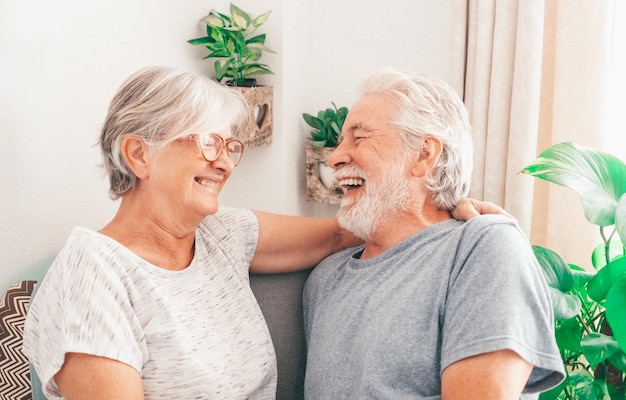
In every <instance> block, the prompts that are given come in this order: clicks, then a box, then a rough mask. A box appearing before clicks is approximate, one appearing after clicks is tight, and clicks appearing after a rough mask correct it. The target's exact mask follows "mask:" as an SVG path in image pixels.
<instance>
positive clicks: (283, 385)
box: [250, 270, 310, 400]
mask: <svg viewBox="0 0 626 400" xmlns="http://www.w3.org/2000/svg"><path fill="white" fill-rule="evenodd" d="M309 273H310V270H308V271H301V272H293V273H289V274H277V275H251V276H250V286H251V287H252V291H253V292H254V295H255V296H256V298H257V301H258V302H259V305H260V306H261V310H262V311H263V315H264V316H265V320H266V322H267V325H268V326H269V330H270V334H271V335H272V341H273V342H274V348H275V349H276V359H277V363H278V389H277V394H276V399H277V400H294V399H298V398H300V397H301V395H302V387H301V386H302V382H301V380H300V379H298V368H299V366H300V362H301V361H302V360H301V357H302V356H303V353H302V351H303V349H304V332H303V330H304V327H303V325H302V289H303V287H304V283H305V281H306V278H307V277H308V276H309Z"/></svg>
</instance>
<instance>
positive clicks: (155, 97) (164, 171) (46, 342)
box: [24, 67, 497, 400]
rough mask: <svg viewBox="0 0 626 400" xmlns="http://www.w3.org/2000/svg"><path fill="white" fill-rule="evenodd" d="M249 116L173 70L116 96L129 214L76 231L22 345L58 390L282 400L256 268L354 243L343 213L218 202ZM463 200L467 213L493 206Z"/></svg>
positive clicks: (113, 174)
mask: <svg viewBox="0 0 626 400" xmlns="http://www.w3.org/2000/svg"><path fill="white" fill-rule="evenodd" d="M245 112H246V103H245V100H243V98H242V97H241V96H240V95H239V94H238V93H237V92H236V91H233V90H231V89H228V88H226V87H223V86H222V85H219V84H218V83H216V82H214V81H213V80H211V79H209V78H206V77H203V76H200V75H197V74H193V73H188V72H181V71H176V70H173V69H170V68H162V67H151V68H146V69H143V70H140V71H138V72H137V73H135V74H134V75H133V76H131V77H130V78H129V79H128V80H127V81H126V82H125V83H124V84H123V85H122V86H121V88H120V89H119V90H118V92H117V94H116V95H115V97H114V98H113V100H112V102H111V105H110V108H109V112H108V115H107V117H106V121H105V124H104V127H103V129H102V134H101V137H100V145H101V148H102V155H103V158H104V165H105V167H106V170H107V173H108V176H109V178H110V186H111V189H110V195H111V197H112V198H113V199H117V198H121V202H120V206H119V210H118V212H117V214H116V215H115V216H114V218H113V220H112V221H110V222H109V223H108V224H107V225H106V226H104V227H103V228H102V229H100V230H99V231H92V230H90V229H86V228H81V227H77V228H75V229H74V231H73V232H72V234H71V236H70V237H69V239H68V241H67V243H66V244H65V246H64V247H63V249H62V250H61V251H60V253H59V254H58V257H57V259H56V260H55V262H54V263H53V265H52V267H51V268H50V270H49V272H48V274H47V275H46V277H45V279H44V280H43V281H42V283H41V287H40V289H39V291H38V294H37V296H36V298H35V299H34V301H33V303H32V305H31V308H30V310H29V313H28V317H27V322H26V328H25V338H24V351H25V353H26V354H27V356H28V357H29V359H30V360H31V361H32V362H33V364H34V366H35V368H36V371H37V373H38V375H39V377H40V378H41V381H42V382H43V388H44V392H45V394H46V395H47V396H48V397H49V398H52V399H62V398H65V399H92V400H93V399H118V398H119V399H122V398H123V399H144V398H145V399H168V400H171V399H230V400H232V399H274V398H275V395H276V393H275V392H276V379H277V372H276V361H275V355H274V349H273V347H272V342H271V339H270V336H269V332H268V329H267V327H266V325H265V322H264V319H263V316H262V314H261V311H260V309H259V307H258V305H257V303H256V300H255V298H254V296H253V294H252V291H251V289H250V286H249V277H248V274H249V272H257V273H274V272H288V271H293V270H298V269H304V268H308V267H310V266H311V265H314V264H315V263H317V262H318V261H320V260H321V259H322V258H324V257H325V256H327V255H329V254H331V253H333V252H336V251H338V250H340V249H342V248H345V247H347V246H351V245H355V244H356V243H357V242H358V241H357V239H355V237H354V236H352V235H351V234H348V233H347V232H345V231H343V230H342V229H340V228H339V226H338V224H337V221H336V220H335V219H333V218H328V219H321V218H307V217H288V216H281V215H276V214H269V213H265V212H260V211H250V210H243V209H234V208H224V207H222V208H220V207H218V201H217V197H218V194H219V193H220V191H221V189H222V187H223V186H224V184H225V183H226V180H227V179H228V178H229V176H230V174H231V173H232V172H233V168H234V167H235V166H236V165H237V164H238V163H239V161H240V159H241V156H242V154H243V145H242V144H241V142H239V141H238V140H236V139H233V138H232V137H231V131H230V129H231V126H233V125H235V124H237V123H238V122H239V121H240V118H241V117H242V115H245ZM466 205H469V207H468V208H467V209H466V210H465V211H464V212H462V213H461V214H463V215H462V216H464V217H471V216H472V215H474V214H475V213H476V210H475V209H473V207H476V208H478V211H479V212H480V211H481V210H480V208H481V207H485V206H489V205H488V204H487V205H486V204H480V203H474V204H470V203H469V202H468V203H467V204H466ZM491 212H493V211H491ZM496 212H497V211H496Z"/></svg>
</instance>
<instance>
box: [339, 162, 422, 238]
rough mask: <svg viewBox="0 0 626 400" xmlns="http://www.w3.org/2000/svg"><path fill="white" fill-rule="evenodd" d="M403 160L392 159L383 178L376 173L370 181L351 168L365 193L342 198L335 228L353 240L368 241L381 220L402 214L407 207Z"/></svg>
mask: <svg viewBox="0 0 626 400" xmlns="http://www.w3.org/2000/svg"><path fill="white" fill-rule="evenodd" d="M405 165H406V161H405V160H404V159H402V160H396V162H394V164H392V165H390V166H389V167H388V168H387V172H388V173H387V175H385V176H383V174H377V175H376V178H377V179H379V181H380V182H376V180H373V181H372V180H370V179H369V178H368V177H367V176H366V175H365V172H364V171H363V170H362V169H360V168H357V167H346V168H352V169H351V171H355V172H356V174H355V175H357V176H362V177H365V178H366V180H365V190H364V192H363V193H362V194H361V196H360V197H356V198H345V197H344V198H343V199H342V200H341V205H340V208H339V211H338V213H337V219H338V221H339V225H340V226H341V227H343V228H344V229H347V230H349V231H350V232H352V233H353V234H355V235H356V236H357V237H359V238H360V239H363V240H366V241H367V240H368V239H370V238H371V236H372V235H373V234H374V233H375V232H376V230H377V229H378V228H380V226H381V224H382V223H383V222H384V218H385V217H386V216H387V217H389V216H392V215H394V214H404V213H406V212H408V210H409V209H410V208H411V195H410V191H409V187H408V183H407V178H406V176H405V175H404V168H405Z"/></svg>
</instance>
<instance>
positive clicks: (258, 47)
mask: <svg viewBox="0 0 626 400" xmlns="http://www.w3.org/2000/svg"><path fill="white" fill-rule="evenodd" d="M246 43H247V42H246ZM248 48H249V49H252V50H258V51H267V52H268V53H274V50H272V49H270V48H269V47H267V46H265V45H264V44H263V43H248Z"/></svg>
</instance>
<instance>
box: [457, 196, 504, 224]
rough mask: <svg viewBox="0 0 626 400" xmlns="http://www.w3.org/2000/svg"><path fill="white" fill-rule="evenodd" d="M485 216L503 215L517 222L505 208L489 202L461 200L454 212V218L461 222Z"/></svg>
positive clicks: (466, 198)
mask: <svg viewBox="0 0 626 400" xmlns="http://www.w3.org/2000/svg"><path fill="white" fill-rule="evenodd" d="M485 214H501V215H505V216H507V217H509V218H511V219H512V220H514V221H515V218H514V217H513V216H512V215H511V214H509V213H508V212H506V210H505V209H504V208H502V207H500V206H498V205H496V204H494V203H492V202H489V201H480V200H475V199H470V198H468V197H465V198H463V199H461V201H459V204H457V206H456V207H455V208H454V210H452V216H453V217H454V218H455V219H458V220H459V221H467V220H469V219H472V218H474V217H478V216H479V215H485Z"/></svg>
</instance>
